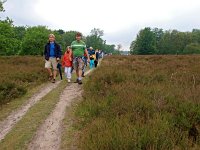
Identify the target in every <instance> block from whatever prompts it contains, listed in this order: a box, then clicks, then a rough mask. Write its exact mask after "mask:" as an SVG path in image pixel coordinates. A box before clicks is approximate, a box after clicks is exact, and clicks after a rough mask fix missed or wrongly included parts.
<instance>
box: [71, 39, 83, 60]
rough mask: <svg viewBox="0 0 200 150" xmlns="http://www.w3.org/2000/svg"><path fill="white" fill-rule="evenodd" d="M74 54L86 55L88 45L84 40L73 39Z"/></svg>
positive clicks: (77, 55)
mask: <svg viewBox="0 0 200 150" xmlns="http://www.w3.org/2000/svg"><path fill="white" fill-rule="evenodd" d="M71 48H72V51H73V55H74V56H75V57H82V56H83V55H84V52H85V49H86V45H85V43H84V42H83V41H79V42H78V41H77V40H76V41H73V42H72V44H71Z"/></svg>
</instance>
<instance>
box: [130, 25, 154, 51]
mask: <svg viewBox="0 0 200 150" xmlns="http://www.w3.org/2000/svg"><path fill="white" fill-rule="evenodd" d="M133 51H134V52H133V53H136V54H140V55H150V54H154V53H155V51H156V37H155V34H154V32H153V31H151V28H145V29H143V30H141V31H140V32H139V34H138V35H137V38H136V41H135V45H134V49H133Z"/></svg>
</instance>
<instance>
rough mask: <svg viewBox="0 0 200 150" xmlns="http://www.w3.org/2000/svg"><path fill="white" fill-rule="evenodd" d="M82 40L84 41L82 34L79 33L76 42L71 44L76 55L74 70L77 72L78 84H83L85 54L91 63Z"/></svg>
mask: <svg viewBox="0 0 200 150" xmlns="http://www.w3.org/2000/svg"><path fill="white" fill-rule="evenodd" d="M81 39H82V34H81V33H77V34H76V40H75V41H73V42H72V44H71V48H72V52H73V55H74V59H73V66H74V69H75V70H76V75H77V80H76V82H77V83H78V84H82V69H83V65H84V64H83V56H84V52H85V55H86V56H87V60H88V62H89V56H88V51H87V49H86V45H85V43H84V42H83V41H82V40H81Z"/></svg>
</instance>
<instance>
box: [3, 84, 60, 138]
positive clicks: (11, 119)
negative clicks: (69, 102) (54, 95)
mask: <svg viewBox="0 0 200 150" xmlns="http://www.w3.org/2000/svg"><path fill="white" fill-rule="evenodd" d="M59 83H60V81H57V82H56V83H55V84H52V83H49V84H47V85H46V86H45V87H44V88H43V89H42V90H41V91H40V92H39V93H36V94H34V95H33V96H32V97H31V98H30V99H29V100H28V102H27V103H26V104H24V105H23V106H22V107H20V108H19V109H18V110H16V111H14V112H12V113H11V114H10V115H9V116H8V117H7V118H6V119H5V120H3V121H1V122H0V140H2V139H3V138H4V137H5V136H6V135H7V134H8V133H9V131H10V130H11V129H12V128H13V127H14V125H15V124H16V123H17V122H18V121H19V120H21V119H22V117H23V116H24V115H25V114H26V113H27V111H28V110H29V109H30V108H31V107H32V106H33V105H34V104H36V103H37V102H38V101H40V100H41V99H42V98H43V97H44V96H45V95H47V94H48V93H49V92H50V91H51V90H53V89H54V88H56V87H57V86H58V85H59Z"/></svg>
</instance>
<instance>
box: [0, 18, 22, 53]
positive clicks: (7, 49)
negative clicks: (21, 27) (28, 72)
mask: <svg viewBox="0 0 200 150" xmlns="http://www.w3.org/2000/svg"><path fill="white" fill-rule="evenodd" d="M0 43H1V44H0V55H15V54H18V52H19V50H20V42H19V41H18V40H17V39H16V38H15V34H14V29H13V25H12V24H11V22H10V21H7V20H4V21H0Z"/></svg>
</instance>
